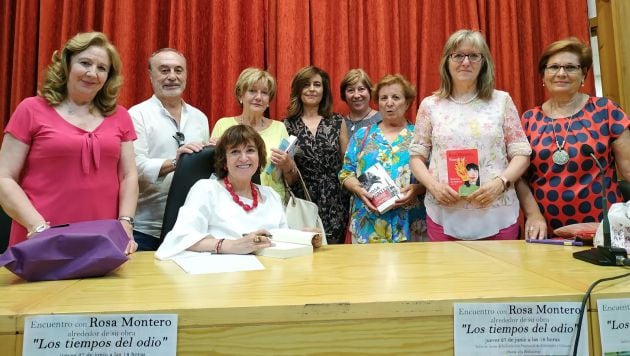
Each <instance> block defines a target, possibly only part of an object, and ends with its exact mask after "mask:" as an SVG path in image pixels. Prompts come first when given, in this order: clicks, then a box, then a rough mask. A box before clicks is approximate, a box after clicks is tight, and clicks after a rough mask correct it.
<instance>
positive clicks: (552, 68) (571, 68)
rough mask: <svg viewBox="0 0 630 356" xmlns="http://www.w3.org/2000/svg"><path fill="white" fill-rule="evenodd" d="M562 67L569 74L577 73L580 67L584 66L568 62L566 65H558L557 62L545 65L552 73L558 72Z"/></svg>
mask: <svg viewBox="0 0 630 356" xmlns="http://www.w3.org/2000/svg"><path fill="white" fill-rule="evenodd" d="M560 68H562V69H564V72H565V73H567V74H575V73H577V72H579V71H580V69H582V66H578V65H575V64H567V65H564V66H561V65H557V64H552V65H549V66H545V70H546V71H547V72H549V73H550V74H556V73H558V72H559V71H560Z"/></svg>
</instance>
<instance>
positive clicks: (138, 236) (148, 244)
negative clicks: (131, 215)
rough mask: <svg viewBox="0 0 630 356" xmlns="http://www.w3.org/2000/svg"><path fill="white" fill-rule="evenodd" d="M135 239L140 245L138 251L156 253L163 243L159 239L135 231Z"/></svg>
mask: <svg viewBox="0 0 630 356" xmlns="http://www.w3.org/2000/svg"><path fill="white" fill-rule="evenodd" d="M133 239H134V240H136V242H137V243H138V251H155V250H157V249H158V247H160V243H161V242H162V241H161V240H160V239H159V238H157V237H155V236H151V235H149V234H145V233H144V232H140V231H136V230H133Z"/></svg>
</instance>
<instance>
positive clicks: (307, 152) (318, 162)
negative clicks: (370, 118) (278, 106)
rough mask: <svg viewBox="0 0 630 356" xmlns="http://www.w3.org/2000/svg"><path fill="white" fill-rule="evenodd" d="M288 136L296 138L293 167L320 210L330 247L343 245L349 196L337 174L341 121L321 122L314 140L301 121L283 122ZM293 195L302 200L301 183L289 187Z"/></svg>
mask: <svg viewBox="0 0 630 356" xmlns="http://www.w3.org/2000/svg"><path fill="white" fill-rule="evenodd" d="M284 124H285V125H286V126H287V131H288V132H289V135H293V136H296V137H297V138H298V143H297V149H296V152H295V157H294V159H295V163H296V164H297V167H298V169H299V170H300V172H301V173H302V177H303V178H304V183H305V184H306V187H307V189H308V191H309V194H310V196H311V199H312V200H313V202H314V203H315V204H317V206H318V207H319V216H320V217H321V218H322V222H323V223H324V229H325V230H326V238H327V240H328V243H329V244H336V243H343V242H344V239H345V234H346V226H347V224H348V211H349V210H348V209H349V204H350V195H349V194H348V193H347V192H346V190H345V189H343V188H342V187H341V184H340V183H339V178H338V177H337V174H338V173H339V171H340V170H341V163H342V161H341V157H340V155H339V134H340V133H341V125H342V124H343V117H342V116H340V115H337V114H333V115H332V116H330V117H326V118H323V119H322V120H321V121H320V123H319V126H318V127H317V133H316V135H315V136H313V135H312V134H311V132H310V131H309V129H308V127H306V125H305V124H304V122H303V121H302V118H301V117H291V118H287V119H285V120H284ZM291 188H292V190H293V191H294V192H295V194H296V195H300V197H301V198H304V193H303V192H302V188H301V187H300V183H299V182H296V183H294V184H293V186H292V187H291Z"/></svg>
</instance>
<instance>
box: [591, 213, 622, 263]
mask: <svg viewBox="0 0 630 356" xmlns="http://www.w3.org/2000/svg"><path fill="white" fill-rule="evenodd" d="M608 221H609V222H610V244H611V245H612V247H621V248H625V249H626V251H628V253H630V201H629V202H625V203H615V204H613V205H611V206H610V209H609V210H608ZM603 231H604V229H603V228H602V224H599V228H598V229H597V234H595V240H594V241H593V244H594V245H595V246H599V245H603V244H604V232H603Z"/></svg>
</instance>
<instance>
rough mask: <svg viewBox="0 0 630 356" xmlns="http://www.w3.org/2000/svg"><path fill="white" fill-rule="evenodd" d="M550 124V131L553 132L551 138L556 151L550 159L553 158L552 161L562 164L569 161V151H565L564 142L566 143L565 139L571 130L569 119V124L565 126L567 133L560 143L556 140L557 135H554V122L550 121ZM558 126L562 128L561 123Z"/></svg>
mask: <svg viewBox="0 0 630 356" xmlns="http://www.w3.org/2000/svg"><path fill="white" fill-rule="evenodd" d="M551 124H552V125H551V131H552V132H553V139H554V141H556V147H557V149H556V151H555V152H554V153H553V155H552V156H551V159H552V160H553V163H555V164H558V165H561V166H562V165H564V164H566V163H567V162H569V153H568V152H567V151H565V149H564V144H565V143H567V139H568V138H569V133H570V132H571V120H569V126H568V127H567V134H566V136H565V138H564V140H563V141H562V144H560V143H559V142H558V136H557V135H556V129H555V123H554V122H553V121H552V122H551ZM560 128H561V129H562V125H560Z"/></svg>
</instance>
